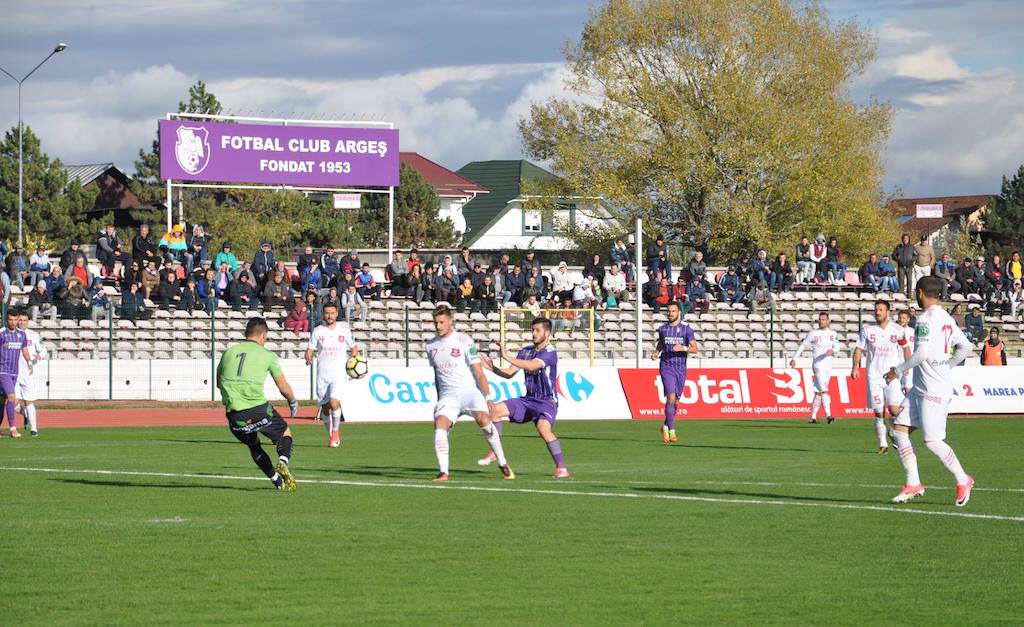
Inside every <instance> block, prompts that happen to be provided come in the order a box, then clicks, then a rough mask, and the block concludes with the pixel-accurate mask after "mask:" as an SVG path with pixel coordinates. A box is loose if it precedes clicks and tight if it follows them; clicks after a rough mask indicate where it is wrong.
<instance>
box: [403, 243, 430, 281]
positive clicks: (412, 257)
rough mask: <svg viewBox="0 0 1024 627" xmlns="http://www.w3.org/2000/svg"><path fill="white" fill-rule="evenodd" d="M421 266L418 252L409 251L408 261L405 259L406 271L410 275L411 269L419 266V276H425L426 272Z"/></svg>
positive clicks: (414, 250)
mask: <svg viewBox="0 0 1024 627" xmlns="http://www.w3.org/2000/svg"><path fill="white" fill-rule="evenodd" d="M422 265H423V264H422V262H420V251H418V250H416V249H415V248H413V249H412V250H410V251H409V259H407V260H406V262H405V268H406V270H408V272H409V273H410V274H412V269H413V267H414V266H421V267H420V276H423V275H425V274H426V270H425V269H424V268H423V267H422Z"/></svg>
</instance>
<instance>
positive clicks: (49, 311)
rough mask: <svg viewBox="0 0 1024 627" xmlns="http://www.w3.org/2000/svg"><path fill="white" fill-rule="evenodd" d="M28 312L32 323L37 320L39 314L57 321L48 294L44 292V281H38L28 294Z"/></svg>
mask: <svg viewBox="0 0 1024 627" xmlns="http://www.w3.org/2000/svg"><path fill="white" fill-rule="evenodd" d="M28 311H29V317H31V318H32V322H35V321H36V319H38V318H39V314H42V315H44V316H48V317H49V318H50V319H51V320H56V319H57V310H56V309H55V308H54V306H53V298H51V297H50V292H48V291H47V290H46V281H39V282H38V283H36V287H35V289H34V290H32V291H31V292H29V293H28Z"/></svg>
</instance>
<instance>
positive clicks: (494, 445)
mask: <svg viewBox="0 0 1024 627" xmlns="http://www.w3.org/2000/svg"><path fill="white" fill-rule="evenodd" d="M481 431H483V432H484V439H485V440H487V445H488V446H490V447H491V450H492V451H494V455H495V456H496V457H497V458H498V465H499V466H507V465H508V461H507V460H506V459H505V449H504V448H502V446H501V434H499V433H498V429H497V427H495V426H494V423H493V422H492V423H491V424H489V425H487V426H486V427H482V428H481Z"/></svg>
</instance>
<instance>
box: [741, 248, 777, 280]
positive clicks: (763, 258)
mask: <svg viewBox="0 0 1024 627" xmlns="http://www.w3.org/2000/svg"><path fill="white" fill-rule="evenodd" d="M736 274H740V272H739V268H737V269H736ZM771 277H772V264H771V262H770V261H768V251H766V250H765V249H763V248H759V249H758V250H757V254H756V255H755V256H754V261H753V262H752V264H751V269H750V280H749V282H750V284H752V285H757V284H759V283H761V282H762V281H764V283H765V285H767V284H768V281H770V280H771ZM742 279H743V277H742V275H741V276H740V280H741V281H742Z"/></svg>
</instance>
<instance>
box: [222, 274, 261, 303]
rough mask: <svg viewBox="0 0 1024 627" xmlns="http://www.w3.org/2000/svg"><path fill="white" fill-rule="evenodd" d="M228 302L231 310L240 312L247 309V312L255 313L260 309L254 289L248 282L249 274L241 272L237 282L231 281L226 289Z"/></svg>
mask: <svg viewBox="0 0 1024 627" xmlns="http://www.w3.org/2000/svg"><path fill="white" fill-rule="evenodd" d="M228 301H229V302H230V303H231V308H232V309H234V310H235V311H241V310H242V307H248V308H249V311H256V310H257V309H259V307H260V299H259V298H258V297H257V296H256V288H255V287H254V286H253V285H252V283H251V282H250V280H249V274H247V273H245V272H243V273H242V274H240V275H238V280H237V281H232V282H231V286H230V287H229V288H228Z"/></svg>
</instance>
